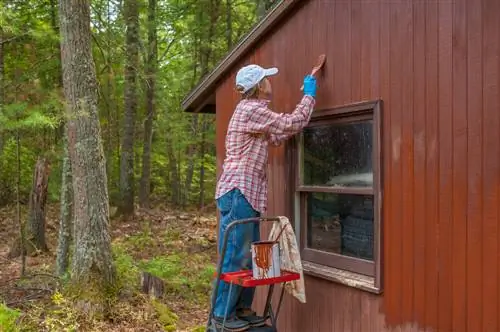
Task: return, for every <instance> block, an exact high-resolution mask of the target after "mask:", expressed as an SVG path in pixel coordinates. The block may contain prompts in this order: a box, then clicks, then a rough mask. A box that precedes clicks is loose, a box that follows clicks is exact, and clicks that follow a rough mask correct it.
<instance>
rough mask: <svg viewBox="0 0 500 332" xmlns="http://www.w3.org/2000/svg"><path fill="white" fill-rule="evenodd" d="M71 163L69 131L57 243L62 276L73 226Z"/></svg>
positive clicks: (65, 147)
mask: <svg viewBox="0 0 500 332" xmlns="http://www.w3.org/2000/svg"><path fill="white" fill-rule="evenodd" d="M72 181H73V180H72V178H71V161H70V159H69V151H68V136H67V130H66V134H65V135H64V156H63V166H62V182H61V207H60V209H61V210H60V215H59V237H58V242H57V258H56V275H58V276H62V275H63V274H64V273H66V271H67V270H68V261H69V245H70V243H71V233H72V232H71V227H72V226H73V182H72Z"/></svg>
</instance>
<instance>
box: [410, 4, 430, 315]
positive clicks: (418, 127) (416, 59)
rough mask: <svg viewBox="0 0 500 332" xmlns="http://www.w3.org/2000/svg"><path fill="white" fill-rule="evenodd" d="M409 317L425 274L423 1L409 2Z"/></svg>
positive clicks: (420, 297)
mask: <svg viewBox="0 0 500 332" xmlns="http://www.w3.org/2000/svg"><path fill="white" fill-rule="evenodd" d="M413 22H414V27H413V29H414V34H413V52H414V56H413V93H414V96H413V141H414V150H413V161H414V167H413V193H414V195H413V197H414V209H413V236H414V240H413V245H414V247H413V248H414V249H413V250H414V260H413V271H414V273H413V319H414V320H415V321H416V322H419V323H420V324H422V323H423V322H424V321H425V310H426V306H425V296H426V284H425V275H426V272H427V266H426V265H427V262H426V259H425V238H426V233H427V228H426V225H425V221H426V217H425V211H426V200H425V184H426V181H425V163H426V149H425V140H426V121H425V111H423V110H422V108H423V107H422V106H423V105H425V97H426V91H425V87H426V82H425V73H426V58H425V52H426V44H425V42H426V39H425V37H426V36H425V28H426V3H425V2H416V3H413Z"/></svg>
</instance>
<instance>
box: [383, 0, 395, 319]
mask: <svg viewBox="0 0 500 332" xmlns="http://www.w3.org/2000/svg"><path fill="white" fill-rule="evenodd" d="M389 15H390V5H388V4H387V3H383V4H380V36H379V40H380V48H379V54H380V56H379V61H380V64H379V68H380V71H379V73H380V77H379V78H380V97H381V98H382V99H383V100H384V108H383V118H382V123H383V125H382V126H383V132H382V133H383V134H382V135H383V136H382V142H383V151H384V158H383V172H384V180H383V184H382V186H383V190H384V195H383V197H384V200H383V209H382V218H383V223H384V224H383V239H384V241H383V243H382V248H383V250H382V251H383V254H384V261H383V273H384V299H383V311H384V312H387V313H390V315H388V316H387V324H388V325H390V324H393V323H394V322H397V320H398V314H397V311H396V310H398V306H399V304H398V303H397V297H398V295H397V294H398V289H397V288H394V287H393V285H394V284H395V279H396V278H397V274H395V273H394V271H393V270H395V268H394V267H393V264H394V263H393V261H394V253H393V250H392V248H393V246H392V244H393V243H395V242H396V235H395V233H394V227H393V225H394V220H393V219H392V218H391V217H392V213H391V205H390V204H388V203H389V202H390V198H391V197H392V185H391V176H392V163H391V159H392V157H391V156H392V144H391V135H390V128H391V112H390V108H389V107H390V99H389V95H390V91H391V86H390V76H389V71H390V63H391V58H390V53H389V50H390V37H391V36H390V24H389V23H390V22H389V17H390V16H389ZM393 317H394V318H393Z"/></svg>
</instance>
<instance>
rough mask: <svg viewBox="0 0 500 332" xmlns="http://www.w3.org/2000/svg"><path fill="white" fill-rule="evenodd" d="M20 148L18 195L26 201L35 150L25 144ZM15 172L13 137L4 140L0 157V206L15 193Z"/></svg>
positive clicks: (34, 160)
mask: <svg viewBox="0 0 500 332" xmlns="http://www.w3.org/2000/svg"><path fill="white" fill-rule="evenodd" d="M20 150H21V151H20V159H21V162H20V165H21V167H20V171H21V184H20V196H21V199H23V200H25V201H26V200H27V199H28V196H29V192H30V190H31V182H32V177H33V167H34V165H35V162H36V157H37V156H36V151H34V150H33V149H30V148H28V147H26V146H21V149H20ZM16 174H17V156H16V141H15V139H14V138H11V139H9V140H7V141H6V142H5V145H4V147H3V152H2V154H1V157H0V206H1V205H3V204H5V203H8V201H9V199H10V198H11V197H12V196H13V195H14V193H15V188H16Z"/></svg>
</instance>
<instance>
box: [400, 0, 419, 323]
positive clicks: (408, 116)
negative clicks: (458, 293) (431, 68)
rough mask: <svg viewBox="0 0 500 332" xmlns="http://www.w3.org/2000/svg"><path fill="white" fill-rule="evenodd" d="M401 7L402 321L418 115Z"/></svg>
mask: <svg viewBox="0 0 500 332" xmlns="http://www.w3.org/2000/svg"><path fill="white" fill-rule="evenodd" d="M400 6H401V18H400V19H401V22H400V26H399V28H398V29H399V30H401V33H402V43H401V44H400V45H398V48H399V49H400V55H399V57H400V58H401V60H402V63H401V69H400V70H401V78H400V79H401V81H400V83H399V84H400V85H401V113H402V118H401V121H402V124H401V125H402V140H401V166H400V167H401V169H402V172H401V177H402V183H401V191H402V195H401V196H402V200H403V201H402V218H401V225H402V226H401V240H400V241H401V242H402V244H401V247H402V251H401V255H402V258H401V267H402V270H401V291H402V294H404V296H402V297H401V302H402V303H401V318H402V320H403V322H411V321H412V320H413V310H414V309H413V297H414V294H413V282H414V274H415V271H414V270H413V257H414V250H413V249H414V248H413V243H414V237H413V236H408V230H412V229H413V223H414V220H413V203H414V199H413V165H414V160H413V149H414V143H413V115H414V112H418V109H417V110H414V109H413V92H414V87H413V79H412V77H413V75H414V71H413V56H414V55H413V52H414V49H413V34H414V27H413V26H414V22H413V4H412V1H411V0H410V1H403V3H402V4H401V5H400Z"/></svg>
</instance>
